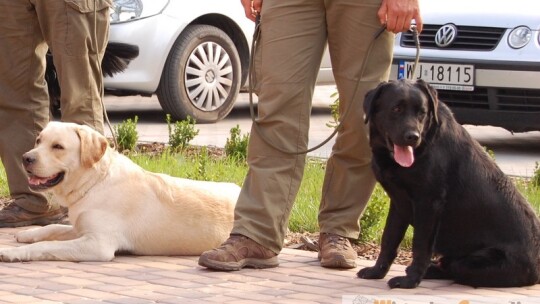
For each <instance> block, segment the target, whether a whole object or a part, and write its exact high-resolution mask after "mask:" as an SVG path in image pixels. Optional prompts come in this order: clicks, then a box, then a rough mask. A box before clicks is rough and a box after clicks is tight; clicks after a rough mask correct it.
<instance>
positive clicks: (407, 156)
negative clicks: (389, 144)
mask: <svg viewBox="0 0 540 304" xmlns="http://www.w3.org/2000/svg"><path fill="white" fill-rule="evenodd" d="M394 160H395V161H396V163H398V164H399V165H400V166H402V167H410V166H412V164H413V163H414V154H413V148H412V147H411V146H405V147H401V146H398V145H394Z"/></svg>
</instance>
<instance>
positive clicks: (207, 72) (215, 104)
mask: <svg viewBox="0 0 540 304" xmlns="http://www.w3.org/2000/svg"><path fill="white" fill-rule="evenodd" d="M241 79H242V75H241V67H240V58H239V55H238V51H237V50H236V47H235V45H234V43H233V42H232V40H231V39H230V38H229V36H227V34H225V32H223V31H222V30H220V29H218V28H216V27H214V26H209V25H190V26H188V27H186V28H185V30H184V33H182V35H181V36H180V37H179V38H178V39H177V41H176V42H175V44H174V46H173V48H172V50H171V52H170V53H169V57H168V58H167V62H166V63H165V67H164V69H163V73H162V75H161V81H160V84H159V87H158V90H157V92H156V94H157V96H158V99H159V103H160V104H161V106H162V107H163V110H165V112H167V113H169V114H171V116H172V117H173V118H174V119H176V120H184V119H186V117H187V116H188V115H189V116H191V117H192V118H194V119H195V120H196V122H198V123H212V122H217V121H219V120H221V119H223V118H225V117H226V116H227V115H228V114H229V112H230V111H231V109H232V107H233V105H234V101H235V100H236V97H237V96H238V92H239V90H240V82H241Z"/></svg>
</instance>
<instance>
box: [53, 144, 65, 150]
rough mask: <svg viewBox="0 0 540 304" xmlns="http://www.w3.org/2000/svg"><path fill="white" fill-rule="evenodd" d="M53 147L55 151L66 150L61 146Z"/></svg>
mask: <svg viewBox="0 0 540 304" xmlns="http://www.w3.org/2000/svg"><path fill="white" fill-rule="evenodd" d="M52 147H53V149H56V150H64V147H62V145H60V144H55V145H53V146H52Z"/></svg>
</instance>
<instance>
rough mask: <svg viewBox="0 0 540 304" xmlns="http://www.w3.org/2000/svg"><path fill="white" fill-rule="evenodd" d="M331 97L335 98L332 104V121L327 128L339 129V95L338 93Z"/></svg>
mask: <svg viewBox="0 0 540 304" xmlns="http://www.w3.org/2000/svg"><path fill="white" fill-rule="evenodd" d="M330 97H332V98H335V99H334V102H332V103H331V104H330V114H331V116H332V120H331V121H329V122H328V123H327V124H326V126H327V127H329V128H337V126H338V125H339V94H338V92H335V93H333V94H332V95H330Z"/></svg>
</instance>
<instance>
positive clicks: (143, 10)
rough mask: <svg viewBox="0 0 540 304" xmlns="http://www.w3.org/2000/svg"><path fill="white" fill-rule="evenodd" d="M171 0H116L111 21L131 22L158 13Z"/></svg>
mask: <svg viewBox="0 0 540 304" xmlns="http://www.w3.org/2000/svg"><path fill="white" fill-rule="evenodd" d="M167 4H169V0H114V1H113V6H112V8H111V14H110V16H111V23H120V22H129V21H133V20H137V19H141V18H146V17H150V16H154V15H157V14H159V13H161V12H162V11H163V9H165V7H166V6H167Z"/></svg>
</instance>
